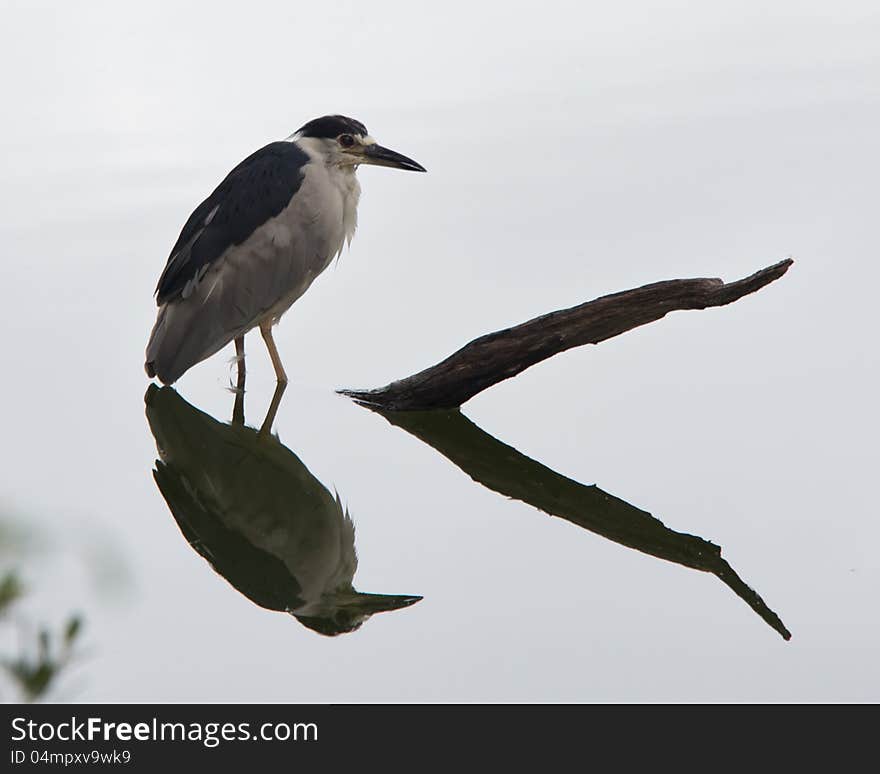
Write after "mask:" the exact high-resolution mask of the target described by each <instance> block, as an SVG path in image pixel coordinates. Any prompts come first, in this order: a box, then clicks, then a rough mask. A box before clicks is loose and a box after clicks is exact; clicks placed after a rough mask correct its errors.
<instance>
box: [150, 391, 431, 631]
mask: <svg viewBox="0 0 880 774" xmlns="http://www.w3.org/2000/svg"><path fill="white" fill-rule="evenodd" d="M279 389H281V385H280V384H279V385H278V387H276V391H277V390H279ZM144 401H145V403H146V414H147V421H148V423H149V425H150V430H151V432H152V433H153V437H154V438H155V440H156V448H157V450H158V454H159V459H157V460H156V462H155V470H154V472H153V478H154V479H155V481H156V485H157V486H158V487H159V491H160V492H161V494H162V497H163V498H164V499H165V502H166V503H167V504H168V507H169V509H170V511H171V514H172V516H173V517H174V520H175V521H176V522H177V525H178V527H179V528H180V531H181V533H182V534H183V536H184V537H185V538H186V540H187V542H188V543H189V544H190V545H191V546H192V548H193V549H195V551H196V552H197V553H198V554H200V555H201V556H202V557H203V558H204V559H206V560H207V561H208V562H209V564H210V565H211V567H212V568H213V569H214V571H215V572H217V573H218V574H219V575H220V576H222V577H223V578H225V579H226V581H228V582H229V584H230V585H231V586H233V588H235V589H236V590H238V591H239V592H240V593H242V594H244V595H245V596H246V597H247V598H248V599H250V600H251V601H252V602H253V603H254V604H256V605H259V606H260V607H262V608H264V609H267V610H274V611H278V612H283V613H287V614H289V615H291V616H293V617H294V618H296V620H297V621H299V623H301V624H302V625H303V626H305V627H306V628H308V629H311V630H312V631H315V632H318V633H319V634H323V635H326V636H336V635H339V634H346V633H349V632H353V631H355V630H357V629H358V628H360V626H361V625H362V624H364V623H365V622H366V621H367V620H368V619H369V618H371V617H372V616H373V615H376V614H377V613H383V612H389V611H394V610H402V609H404V608H407V607H410V606H411V605H414V604H415V603H417V602H419V601H420V600H421V599H422V597H421V596H417V595H412V594H373V593H366V592H362V591H358V590H357V589H355V588H354V585H353V584H354V577H355V574H356V572H357V567H358V555H357V550H356V548H355V527H354V522H353V521H352V518H351V515H350V514H349V512H348V509H347V508H345V507H344V506H343V504H342V501H341V499H340V497H339V495H338V494H335V493H332V492H331V491H330V490H329V489H328V488H327V487H326V486H324V484H322V483H321V482H320V481H319V480H318V479H317V478H316V477H315V476H314V475H313V474H312V473H311V471H310V470H309V469H308V467H306V465H305V463H303V462H302V460H300V458H299V457H297V456H296V454H294V453H293V452H292V451H291V450H290V449H289V448H287V447H286V446H284V445H283V444H282V443H281V441H280V440H279V439H278V437H277V436H275V435H264V434H263V433H261V432H259V431H258V430H256V429H253V428H250V427H247V426H245V425H244V421H243V418H242V421H241V422H240V423H237V422H235V421H233V422H232V423H231V424H227V423H223V422H220V421H218V420H216V419H214V418H213V417H212V416H210V415H208V414H206V413H204V412H203V411H200V410H199V409H197V408H195V407H194V406H192V405H190V404H189V403H187V401H185V400H184V399H183V398H182V397H181V396H180V395H179V394H178V393H177V391H176V390H175V389H174V388H173V387H162V388H161V389H160V388H159V387H157V386H156V385H155V384H151V385H149V387H148V388H147V392H146V395H145V396H144Z"/></svg>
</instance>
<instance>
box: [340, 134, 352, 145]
mask: <svg viewBox="0 0 880 774" xmlns="http://www.w3.org/2000/svg"><path fill="white" fill-rule="evenodd" d="M339 144H340V145H341V146H342V147H343V148H350V147H351V146H352V145H354V137H352V136H351V135H350V134H340V135H339Z"/></svg>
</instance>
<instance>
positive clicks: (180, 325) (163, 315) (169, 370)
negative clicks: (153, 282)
mask: <svg viewBox="0 0 880 774" xmlns="http://www.w3.org/2000/svg"><path fill="white" fill-rule="evenodd" d="M199 311H200V308H199V305H196V304H183V303H175V302H173V301H172V302H169V303H167V304H163V305H162V306H161V307H160V308H159V315H158V317H157V318H156V324H155V325H154V326H153V332H152V333H151V334H150V341H149V343H148V344H147V352H146V362H145V363H144V369H145V370H146V372H147V376H149V377H151V378H152V377H154V376H156V377H158V378H159V380H160V381H161V382H162V383H163V384H172V383H174V382H176V381H177V380H178V379H179V378H180V377H181V376H183V374H184V373H185V372H186V371H188V370H189V369H190V368H192V367H193V366H194V365H195V364H196V363H200V362H201V361H202V360H204V359H205V358H209V357H211V355H213V354H214V353H215V352H219V351H220V350H221V349H222V348H223V347H225V346H226V345H227V344H228V343H229V342H230V341H232V339H234V338H235V336H236V335H238V333H239V331H237V330H232V331H227V330H221V326H219V325H218V326H214V325H206V324H205V318H204V316H203V315H200V314H199ZM197 317H198V318H200V319H196V318H197Z"/></svg>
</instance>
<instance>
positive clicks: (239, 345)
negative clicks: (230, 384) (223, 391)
mask: <svg viewBox="0 0 880 774" xmlns="http://www.w3.org/2000/svg"><path fill="white" fill-rule="evenodd" d="M235 361H236V363H237V364H238V383H237V384H236V385H235V388H236V389H237V390H240V391H241V392H244V378H245V373H246V371H245V366H244V336H239V337H238V338H237V339H236V340H235Z"/></svg>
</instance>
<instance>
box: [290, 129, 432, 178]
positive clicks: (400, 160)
mask: <svg viewBox="0 0 880 774" xmlns="http://www.w3.org/2000/svg"><path fill="white" fill-rule="evenodd" d="M291 139H292V140H293V141H294V142H297V143H299V144H300V145H302V146H303V147H306V148H308V149H309V150H311V151H312V152H313V153H317V154H320V155H321V156H322V157H323V158H324V159H325V161H326V162H327V163H328V164H330V165H333V166H338V167H352V168H356V167H357V166H358V165H359V164H372V165H374V166H377V167H393V168H394V169H407V170H410V171H412V172H427V170H426V169H425V168H424V167H423V166H422V165H421V164H419V163H418V162H415V161H413V160H412V159H410V158H407V157H406V156H404V155H403V154H401V153H397V152H396V151H393V150H389V149H388V148H383V147H382V146H381V145H379V143H377V142H376V141H375V140H374V139H373V138H372V137H370V133H369V132H368V131H367V127H366V126H364V125H363V124H362V123H361V122H360V121H355V120H354V119H353V118H346V117H345V116H322V117H321V118H315V119H314V120H312V121H309V122H308V123H307V124H306V125H305V126H303V127H301V128H300V129H298V130H297V132H296V133H295V134H294V135H292V137H291Z"/></svg>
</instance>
